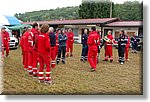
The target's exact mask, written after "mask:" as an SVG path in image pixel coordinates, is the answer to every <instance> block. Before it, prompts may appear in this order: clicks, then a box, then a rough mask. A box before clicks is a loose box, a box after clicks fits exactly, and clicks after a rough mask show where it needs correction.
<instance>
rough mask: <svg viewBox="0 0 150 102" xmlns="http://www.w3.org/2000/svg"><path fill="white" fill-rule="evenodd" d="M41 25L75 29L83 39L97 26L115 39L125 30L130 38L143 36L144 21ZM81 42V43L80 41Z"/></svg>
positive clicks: (103, 21) (57, 22) (96, 19)
mask: <svg viewBox="0 0 150 102" xmlns="http://www.w3.org/2000/svg"><path fill="white" fill-rule="evenodd" d="M38 23H39V24H41V25H42V24H49V25H50V26H52V27H54V28H58V27H60V28H61V27H65V28H73V32H74V34H75V36H76V37H79V38H80V37H81V34H82V33H83V30H84V29H85V28H87V29H89V31H90V30H91V27H92V26H96V28H97V30H98V31H100V32H101V36H102V37H103V36H105V35H106V34H107V32H108V30H111V31H112V34H113V36H114V37H115V38H117V37H118V36H119V31H120V30H122V29H124V30H125V31H127V33H128V35H129V36H132V35H133V34H134V33H136V34H137V36H140V37H142V36H143V21H122V20H120V19H118V18H95V19H76V20H53V21H39V22H38ZM23 24H33V22H23ZM79 42H80V41H79Z"/></svg>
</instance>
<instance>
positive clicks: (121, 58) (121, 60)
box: [118, 30, 128, 64]
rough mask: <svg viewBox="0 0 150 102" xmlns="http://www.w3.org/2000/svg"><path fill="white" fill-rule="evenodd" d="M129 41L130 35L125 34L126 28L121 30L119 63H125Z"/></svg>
mask: <svg viewBox="0 0 150 102" xmlns="http://www.w3.org/2000/svg"><path fill="white" fill-rule="evenodd" d="M127 42H128V37H127V36H126V35H125V32H124V30H121V31H120V36H119V38H118V55H119V63H120V64H124V53H125V47H126V44H127Z"/></svg>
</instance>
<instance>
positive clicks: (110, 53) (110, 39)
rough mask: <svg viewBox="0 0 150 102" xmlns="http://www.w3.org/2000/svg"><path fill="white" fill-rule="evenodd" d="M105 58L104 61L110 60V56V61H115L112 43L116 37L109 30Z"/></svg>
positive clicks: (106, 38)
mask: <svg viewBox="0 0 150 102" xmlns="http://www.w3.org/2000/svg"><path fill="white" fill-rule="evenodd" d="M104 39H105V41H106V42H105V47H106V48H105V55H106V56H105V59H104V60H103V61H108V58H109V57H110V62H112V61H113V50H112V44H113V43H115V39H114V38H113V36H112V32H111V31H108V35H107V36H105V38H104Z"/></svg>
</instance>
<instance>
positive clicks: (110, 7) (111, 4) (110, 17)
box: [110, 0, 112, 18]
mask: <svg viewBox="0 0 150 102" xmlns="http://www.w3.org/2000/svg"><path fill="white" fill-rule="evenodd" d="M110 18H112V0H110Z"/></svg>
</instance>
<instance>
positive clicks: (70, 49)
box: [66, 28, 74, 57]
mask: <svg viewBox="0 0 150 102" xmlns="http://www.w3.org/2000/svg"><path fill="white" fill-rule="evenodd" d="M67 37H68V40H67V46H66V47H67V49H66V53H67V54H66V57H68V56H69V53H70V57H72V56H73V54H72V52H73V42H74V38H73V37H74V34H73V32H72V29H71V28H69V29H68V34H67Z"/></svg>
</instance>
